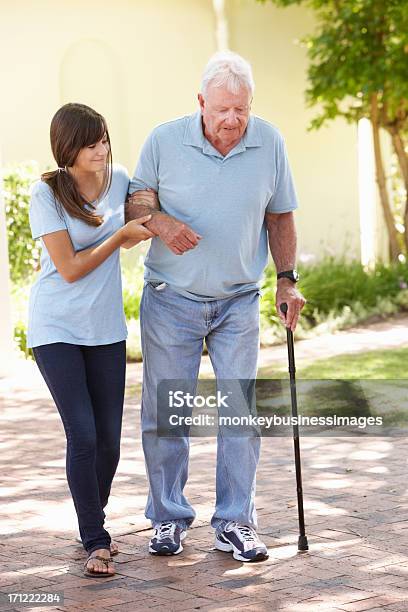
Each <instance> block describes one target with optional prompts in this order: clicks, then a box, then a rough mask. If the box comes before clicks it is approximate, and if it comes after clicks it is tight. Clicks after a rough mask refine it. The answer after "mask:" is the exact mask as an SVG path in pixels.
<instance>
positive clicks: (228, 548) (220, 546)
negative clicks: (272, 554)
mask: <svg viewBox="0 0 408 612" xmlns="http://www.w3.org/2000/svg"><path fill="white" fill-rule="evenodd" d="M215 548H216V549H217V550H221V551H222V552H228V553H230V552H232V556H233V557H234V559H235V560H236V561H242V562H243V563H254V562H255V563H256V562H257V561H266V559H268V558H269V555H268V553H267V552H266V553H263V552H259V553H258V554H257V555H256V557H253V558H252V559H247V558H246V557H243V556H242V555H241V553H240V551H239V550H238V549H237V548H235V546H234V545H233V544H229V543H228V544H227V543H226V542H225V543H224V542H220V540H219V539H218V538H217V537H216V538H215Z"/></svg>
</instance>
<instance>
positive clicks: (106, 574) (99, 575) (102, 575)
mask: <svg viewBox="0 0 408 612" xmlns="http://www.w3.org/2000/svg"><path fill="white" fill-rule="evenodd" d="M92 559H97V560H98V561H102V563H104V564H105V566H106V568H108V566H109V563H112V562H113V559H112V557H101V556H99V555H92V554H90V555H89V557H88V558H87V560H86V561H85V564H84V574H85V576H92V578H107V577H109V576H114V575H115V573H113V574H112V573H111V572H94V571H93V570H90V569H88V567H87V565H88V563H89V561H91V560H92Z"/></svg>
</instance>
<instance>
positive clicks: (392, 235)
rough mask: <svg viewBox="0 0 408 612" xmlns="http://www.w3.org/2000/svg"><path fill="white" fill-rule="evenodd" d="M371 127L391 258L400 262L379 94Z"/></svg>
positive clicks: (372, 99)
mask: <svg viewBox="0 0 408 612" xmlns="http://www.w3.org/2000/svg"><path fill="white" fill-rule="evenodd" d="M370 119H371V125H372V128H373V142H374V157H375V169H376V178H377V185H378V190H379V193H380V200H381V206H382V209H383V213H384V219H385V225H386V226H387V232H388V239H389V245H390V258H391V260H392V261H398V255H399V251H400V249H399V247H398V239H397V230H396V228H395V221H394V216H393V214H392V211H391V206H390V200H389V197H388V191H387V184H386V180H385V172H384V162H383V158H382V152H381V142H380V124H379V117H378V101H377V94H372V96H371V114H370Z"/></svg>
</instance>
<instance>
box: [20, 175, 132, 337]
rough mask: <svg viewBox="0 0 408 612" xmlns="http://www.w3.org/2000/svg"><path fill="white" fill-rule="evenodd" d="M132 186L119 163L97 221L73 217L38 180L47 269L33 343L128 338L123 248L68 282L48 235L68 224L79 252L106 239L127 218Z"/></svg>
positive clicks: (36, 232)
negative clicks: (49, 248)
mask: <svg viewBox="0 0 408 612" xmlns="http://www.w3.org/2000/svg"><path fill="white" fill-rule="evenodd" d="M128 187H129V177H128V173H127V170H126V169H125V168H124V167H123V166H120V165H119V164H115V165H114V167H113V169H112V184H111V186H110V188H109V190H108V191H107V192H106V193H105V194H104V195H103V197H102V198H101V200H100V201H99V202H98V203H97V204H96V212H97V214H100V215H102V216H103V223H102V224H101V225H99V226H98V227H95V226H93V225H88V224H87V223H85V222H84V221H82V220H81V219H77V218H76V217H72V216H71V215H70V214H69V213H68V212H67V211H66V210H65V209H64V208H63V207H62V206H61V204H60V203H59V202H58V201H57V200H56V199H55V197H54V194H53V192H52V190H51V188H50V187H49V186H48V185H47V184H46V183H44V182H43V181H37V182H36V183H34V185H33V187H32V190H31V200H30V225H31V232H32V236H33V238H34V239H37V238H38V239H41V271H40V273H39V275H38V277H37V280H36V282H35V284H34V285H33V287H32V288H31V293H30V304H29V315H28V332H27V346H29V347H36V346H41V345H43V344H53V343H55V342H66V343H68V344H79V345H86V346H95V345H100V344H112V343H114V342H119V341H121V340H125V339H126V336H127V329H126V321H125V314H124V311H123V302H122V280H121V271H120V254H119V251H120V249H116V251H114V252H113V253H112V254H111V255H110V256H109V257H108V258H107V259H105V261H104V262H102V263H101V264H100V265H99V266H98V267H97V268H95V269H94V270H92V271H91V272H88V274H86V275H85V276H83V277H82V278H80V279H78V280H77V281H74V282H73V283H68V282H67V281H66V280H64V279H63V277H62V276H61V274H60V273H59V272H58V270H57V269H56V267H55V265H54V262H53V261H52V259H51V256H50V254H49V253H48V251H47V247H46V246H45V243H44V241H43V240H42V238H43V236H45V235H46V234H51V233H53V232H57V231H59V230H66V231H67V232H68V235H69V237H70V239H71V241H72V246H73V247H74V250H75V251H76V252H77V251H82V250H84V249H87V248H89V247H91V246H96V245H97V244H100V243H101V242H103V241H104V240H106V239H107V238H109V236H112V234H114V233H115V232H116V231H118V230H119V228H121V227H122V226H123V224H124V210H125V208H124V206H125V204H124V203H125V200H126V196H127V192H128Z"/></svg>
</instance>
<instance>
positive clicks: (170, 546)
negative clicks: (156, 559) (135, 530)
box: [149, 521, 187, 555]
mask: <svg viewBox="0 0 408 612" xmlns="http://www.w3.org/2000/svg"><path fill="white" fill-rule="evenodd" d="M186 535H187V532H186V530H185V529H182V528H181V527H179V526H178V525H177V524H176V523H173V522H172V521H166V522H164V523H161V524H160V525H159V527H157V528H156V529H155V530H154V535H153V537H152V539H151V540H150V542H149V552H150V553H151V554H152V555H178V554H179V553H181V551H182V550H183V546H182V544H181V541H182V540H184V538H185V537H186Z"/></svg>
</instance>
